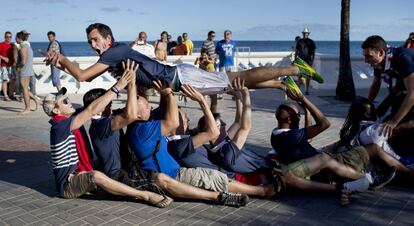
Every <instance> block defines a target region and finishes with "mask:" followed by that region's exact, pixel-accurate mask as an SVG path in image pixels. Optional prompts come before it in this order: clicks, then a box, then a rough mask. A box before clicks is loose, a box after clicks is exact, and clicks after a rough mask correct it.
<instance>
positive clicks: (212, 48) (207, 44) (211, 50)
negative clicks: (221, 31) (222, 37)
mask: <svg viewBox="0 0 414 226" xmlns="http://www.w3.org/2000/svg"><path fill="white" fill-rule="evenodd" d="M215 37H216V32H214V31H209V32H208V34H207V39H206V40H205V41H204V42H203V45H202V47H201V49H206V50H207V52H208V55H209V56H210V58H211V59H213V61H215V59H216V45H215V44H214V38H215Z"/></svg>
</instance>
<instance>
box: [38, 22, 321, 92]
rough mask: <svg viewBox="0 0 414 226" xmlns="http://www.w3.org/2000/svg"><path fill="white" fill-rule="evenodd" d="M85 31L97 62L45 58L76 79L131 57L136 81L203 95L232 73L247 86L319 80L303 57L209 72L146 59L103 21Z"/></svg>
mask: <svg viewBox="0 0 414 226" xmlns="http://www.w3.org/2000/svg"><path fill="white" fill-rule="evenodd" d="M86 33H87V37H88V42H89V44H90V46H91V48H92V49H93V50H95V52H96V53H97V54H98V55H99V60H98V62H97V63H95V64H93V65H91V66H90V67H88V68H86V69H81V68H79V66H77V65H75V64H74V63H72V62H71V61H70V60H68V59H67V58H66V57H64V56H63V55H61V54H59V55H54V56H49V57H47V58H46V59H45V62H46V63H47V64H52V65H55V66H57V67H59V68H61V69H62V70H66V71H67V72H68V73H69V74H71V75H72V76H74V77H75V78H76V79H77V80H78V81H90V80H92V79H94V78H96V77H97V76H99V75H101V74H103V73H105V72H106V71H107V70H108V69H111V70H113V73H114V74H115V75H120V74H122V73H123V69H122V65H121V64H122V61H123V60H126V59H131V60H133V61H135V62H136V63H139V65H140V67H139V68H138V70H137V73H136V76H137V78H136V81H137V83H139V84H140V85H142V86H145V87H152V86H153V81H155V80H160V81H162V82H163V83H164V84H167V85H169V86H170V87H171V88H172V89H173V90H174V91H175V92H179V91H180V90H181V86H182V85H184V84H188V85H191V86H193V87H194V88H196V89H198V90H199V91H200V92H202V93H203V94H204V95H209V94H215V93H220V92H224V91H226V90H227V89H228V85H229V84H230V82H232V81H233V80H234V79H235V78H236V77H240V78H241V79H243V80H244V81H245V84H246V87H248V88H250V89H263V88H276V89H283V90H285V88H286V86H285V85H283V84H282V83H281V81H276V80H274V79H275V78H278V77H281V76H286V75H294V76H307V77H310V78H313V79H315V80H317V81H318V82H320V83H323V79H322V77H321V76H320V75H319V74H318V73H317V72H316V71H315V70H313V69H312V68H311V67H309V65H306V63H305V62H303V61H297V62H296V61H295V62H294V65H290V66H287V67H257V68H253V69H250V70H246V71H239V72H215V73H209V72H206V71H203V70H201V69H199V68H197V67H195V66H193V65H189V64H178V65H167V64H164V63H160V62H158V61H157V60H153V59H150V58H148V57H146V56H144V55H142V54H141V53H138V52H136V51H134V50H132V49H131V48H130V47H129V46H128V45H125V44H122V43H119V42H115V40H114V37H113V35H112V31H111V29H110V28H109V27H108V26H107V25H105V24H101V23H95V24H91V25H89V26H88V28H87V29H86Z"/></svg>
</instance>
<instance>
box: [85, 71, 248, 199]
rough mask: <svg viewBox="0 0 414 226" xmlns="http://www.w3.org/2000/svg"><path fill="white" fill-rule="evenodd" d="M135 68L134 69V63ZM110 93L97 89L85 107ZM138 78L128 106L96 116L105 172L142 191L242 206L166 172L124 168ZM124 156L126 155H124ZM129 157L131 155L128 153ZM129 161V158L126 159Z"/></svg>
mask: <svg viewBox="0 0 414 226" xmlns="http://www.w3.org/2000/svg"><path fill="white" fill-rule="evenodd" d="M131 68H134V66H133V64H132V66H131ZM105 93H106V91H105V90H103V89H93V90H90V91H89V92H87V93H86V94H85V96H84V98H83V99H84V105H85V107H87V106H89V105H90V104H91V103H93V102H94V101H95V100H96V99H98V98H100V97H101V96H102V95H104V94H105ZM136 96H137V95H136V85H135V79H133V81H131V82H130V83H129V84H128V100H127V106H126V108H125V109H124V110H123V112H122V113H121V114H118V115H111V103H109V104H108V105H107V106H106V107H105V109H104V110H103V111H102V112H99V113H97V115H95V116H94V118H93V120H92V123H91V126H90V129H89V134H90V137H91V140H92V144H93V147H94V150H95V153H96V155H97V157H98V159H99V161H100V163H101V164H102V167H103V170H104V173H105V174H107V175H108V176H109V177H111V178H112V179H114V180H117V181H120V182H122V183H125V184H127V185H129V186H131V187H134V188H136V189H140V190H149V191H154V192H160V193H162V191H160V189H159V188H158V187H161V188H162V189H164V190H165V191H167V192H168V193H169V194H170V195H172V196H174V197H178V198H185V199H196V200H205V201H211V202H215V203H219V204H223V205H230V206H239V205H240V204H239V203H234V199H232V198H231V197H232V196H230V195H227V194H224V193H219V192H212V191H206V190H203V189H199V188H196V187H193V186H191V185H188V184H184V183H181V182H178V181H176V180H174V179H172V178H171V177H169V176H167V175H165V174H163V173H154V172H153V171H152V170H142V169H137V170H139V172H136V176H133V175H130V174H129V173H128V172H126V171H125V170H124V169H122V168H121V165H122V164H121V156H122V155H121V152H129V151H128V150H126V149H127V148H128V147H126V146H125V145H122V144H123V142H125V141H126V139H125V137H124V134H123V131H122V128H123V127H125V126H127V125H128V124H129V123H131V122H133V121H135V119H136V118H135V117H136V116H137V110H138V109H137V101H136ZM123 157H124V156H123ZM127 157H129V156H127ZM124 160H127V161H128V159H124Z"/></svg>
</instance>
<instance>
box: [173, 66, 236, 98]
mask: <svg viewBox="0 0 414 226" xmlns="http://www.w3.org/2000/svg"><path fill="white" fill-rule="evenodd" d="M177 76H178V79H179V82H180V85H183V84H188V85H191V86H193V87H194V88H196V89H197V90H199V91H200V92H201V93H202V94H204V95H211V94H217V93H223V92H226V91H227V90H228V87H229V84H230V81H229V78H228V77H227V74H226V72H207V71H204V70H202V69H200V68H197V67H195V66H193V65H190V64H179V65H177V75H176V77H177ZM177 82H178V81H177V80H176V78H174V80H173V82H172V83H173V87H174V91H175V92H178V91H179V90H177V88H178V87H180V86H177V85H176V83H177Z"/></svg>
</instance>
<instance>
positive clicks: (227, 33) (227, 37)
mask: <svg viewBox="0 0 414 226" xmlns="http://www.w3.org/2000/svg"><path fill="white" fill-rule="evenodd" d="M224 40H226V41H227V42H228V41H230V40H231V31H230V30H225V31H224Z"/></svg>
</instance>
